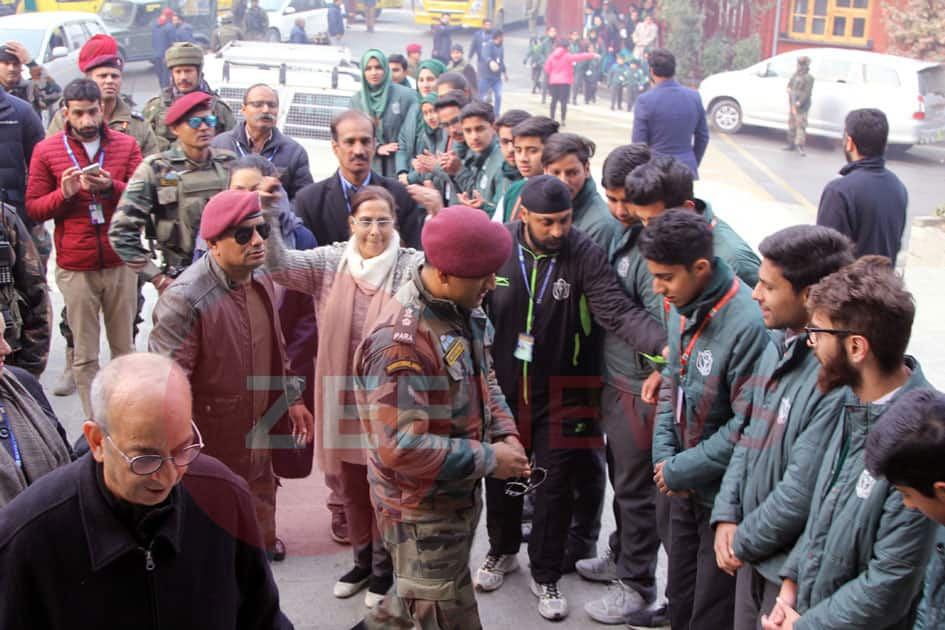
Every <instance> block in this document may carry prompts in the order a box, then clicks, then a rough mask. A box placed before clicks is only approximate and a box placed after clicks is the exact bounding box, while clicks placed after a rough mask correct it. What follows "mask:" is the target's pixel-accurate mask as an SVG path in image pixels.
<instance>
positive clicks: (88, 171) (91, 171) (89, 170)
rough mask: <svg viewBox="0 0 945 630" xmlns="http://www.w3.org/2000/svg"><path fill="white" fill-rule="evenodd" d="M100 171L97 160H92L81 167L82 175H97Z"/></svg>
mask: <svg viewBox="0 0 945 630" xmlns="http://www.w3.org/2000/svg"><path fill="white" fill-rule="evenodd" d="M101 171H102V167H101V166H99V165H98V162H92V163H91V164H89V165H88V166H86V167H84V168H83V169H81V172H82V174H83V175H98V174H99V173H100V172H101Z"/></svg>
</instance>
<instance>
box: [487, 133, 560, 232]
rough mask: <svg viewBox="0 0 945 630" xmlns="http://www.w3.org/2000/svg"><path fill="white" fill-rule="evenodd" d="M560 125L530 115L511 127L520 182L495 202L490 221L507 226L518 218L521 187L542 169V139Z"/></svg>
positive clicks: (543, 146) (514, 184) (543, 148)
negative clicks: (506, 224) (520, 177)
mask: <svg viewBox="0 0 945 630" xmlns="http://www.w3.org/2000/svg"><path fill="white" fill-rule="evenodd" d="M559 127H560V125H559V124H558V122H557V121H554V120H552V119H550V118H548V117H547V116H532V117H531V118H527V119H526V120H523V121H522V122H520V123H519V124H517V125H515V127H513V128H512V148H513V150H514V153H515V168H516V169H517V170H518V172H519V174H521V176H522V179H520V180H519V181H517V182H514V183H513V184H512V185H511V186H509V187H508V188H507V189H506V191H505V193H504V194H503V195H502V197H501V198H500V199H499V200H498V201H497V202H496V209H495V213H494V214H493V215H492V220H493V221H499V222H500V223H508V222H509V221H515V220H517V219H519V218H520V216H519V212H518V211H519V208H520V206H521V204H520V202H519V199H520V198H521V194H522V187H523V186H524V185H525V182H526V181H527V180H528V178H529V177H534V176H536V175H541V174H542V173H543V172H544V169H543V168H542V166H541V154H542V151H544V150H545V140H547V139H548V137H549V136H551V135H552V134H555V133H558V128H559Z"/></svg>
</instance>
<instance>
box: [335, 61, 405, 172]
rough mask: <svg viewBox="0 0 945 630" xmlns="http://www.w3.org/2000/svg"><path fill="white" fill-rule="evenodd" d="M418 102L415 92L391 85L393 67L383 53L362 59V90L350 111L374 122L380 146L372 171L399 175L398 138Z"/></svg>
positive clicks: (376, 149)
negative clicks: (365, 115)
mask: <svg viewBox="0 0 945 630" xmlns="http://www.w3.org/2000/svg"><path fill="white" fill-rule="evenodd" d="M417 100H418V99H417V93H416V92H414V91H413V90H410V89H408V88H405V87H403V86H401V85H395V84H394V83H392V82H391V79H390V67H389V66H388V64H387V57H386V56H385V55H384V53H382V52H381V51H380V50H378V49H377V48H371V49H369V50H367V51H366V52H365V53H364V54H363V55H362V56H361V89H360V90H359V91H358V93H357V94H355V95H354V96H352V97H351V107H352V108H353V109H358V110H361V111H362V112H364V113H365V114H367V115H368V116H370V117H371V120H373V121H374V137H375V139H376V140H377V146H375V153H374V164H373V167H374V171H376V172H377V173H379V174H381V175H383V176H384V177H394V176H395V175H396V174H397V169H396V168H395V155H396V154H397V148H398V137H397V136H398V133H399V131H400V129H401V127H403V126H404V123H405V122H406V121H407V120H408V118H409V117H410V113H411V108H412V106H413V105H415V104H416V102H417ZM414 111H415V110H414ZM415 116H416V115H415V114H414V117H415Z"/></svg>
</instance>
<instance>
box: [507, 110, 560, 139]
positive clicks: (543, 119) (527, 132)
mask: <svg viewBox="0 0 945 630" xmlns="http://www.w3.org/2000/svg"><path fill="white" fill-rule="evenodd" d="M559 127H561V125H560V124H559V123H558V121H556V120H553V119H551V118H548V117H547V116H532V117H531V118H526V119H525V120H523V121H522V122H520V123H519V124H517V125H515V126H514V127H512V137H513V138H519V137H529V136H531V137H534V138H541V141H542V143H544V142H545V140H547V139H548V138H549V137H551V136H552V135H554V134H556V133H558V128H559Z"/></svg>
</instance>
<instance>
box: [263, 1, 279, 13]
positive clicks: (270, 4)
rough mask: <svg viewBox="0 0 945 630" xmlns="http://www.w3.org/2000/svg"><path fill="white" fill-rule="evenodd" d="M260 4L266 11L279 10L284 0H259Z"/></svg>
mask: <svg viewBox="0 0 945 630" xmlns="http://www.w3.org/2000/svg"><path fill="white" fill-rule="evenodd" d="M259 6H261V7H262V8H263V9H265V10H266V11H278V10H279V9H281V8H282V0H259Z"/></svg>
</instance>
